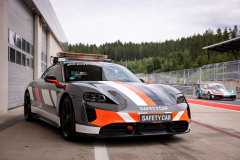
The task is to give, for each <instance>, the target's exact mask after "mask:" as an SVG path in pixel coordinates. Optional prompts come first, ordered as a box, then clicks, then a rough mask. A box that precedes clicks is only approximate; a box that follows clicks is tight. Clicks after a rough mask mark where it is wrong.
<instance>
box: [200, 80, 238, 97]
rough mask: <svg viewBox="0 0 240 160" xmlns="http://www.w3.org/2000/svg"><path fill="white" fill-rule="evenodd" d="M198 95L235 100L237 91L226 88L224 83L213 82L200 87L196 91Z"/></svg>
mask: <svg viewBox="0 0 240 160" xmlns="http://www.w3.org/2000/svg"><path fill="white" fill-rule="evenodd" d="M196 97H197V98H198V99H200V98H207V99H209V100H211V99H219V100H235V99H236V93H234V90H231V89H229V88H226V87H225V86H224V85H222V84H218V83H212V84H205V85H203V86H202V88H199V89H198V90H197V91H196Z"/></svg>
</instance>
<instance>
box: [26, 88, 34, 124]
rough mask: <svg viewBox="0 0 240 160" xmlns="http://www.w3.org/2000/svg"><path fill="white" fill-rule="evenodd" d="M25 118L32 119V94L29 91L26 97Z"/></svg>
mask: <svg viewBox="0 0 240 160" xmlns="http://www.w3.org/2000/svg"><path fill="white" fill-rule="evenodd" d="M24 118H25V120H26V121H32V119H33V118H32V111H31V101H30V95H29V93H28V92H27V93H26V95H25V97H24Z"/></svg>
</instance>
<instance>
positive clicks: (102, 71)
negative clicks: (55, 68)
mask: <svg viewBox="0 0 240 160" xmlns="http://www.w3.org/2000/svg"><path fill="white" fill-rule="evenodd" d="M65 69H66V71H65V73H66V81H121V82H139V83H142V82H141V81H140V80H139V79H138V78H137V77H136V76H135V75H134V74H133V73H132V72H131V71H129V70H128V69H126V68H125V67H122V66H117V65H102V66H101V65H68V64H67V65H66V67H65Z"/></svg>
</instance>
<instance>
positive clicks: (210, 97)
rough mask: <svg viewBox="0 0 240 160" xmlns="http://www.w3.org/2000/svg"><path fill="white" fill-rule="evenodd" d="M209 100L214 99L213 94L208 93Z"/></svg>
mask: <svg viewBox="0 0 240 160" xmlns="http://www.w3.org/2000/svg"><path fill="white" fill-rule="evenodd" d="M207 99H208V100H211V99H212V96H211V94H210V93H209V92H208V94H207Z"/></svg>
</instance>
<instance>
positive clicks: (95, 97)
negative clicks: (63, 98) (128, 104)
mask: <svg viewBox="0 0 240 160" xmlns="http://www.w3.org/2000/svg"><path fill="white" fill-rule="evenodd" d="M83 99H84V100H85V101H88V102H105V101H106V97H105V96H104V95H103V94H99V93H84V94H83Z"/></svg>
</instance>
